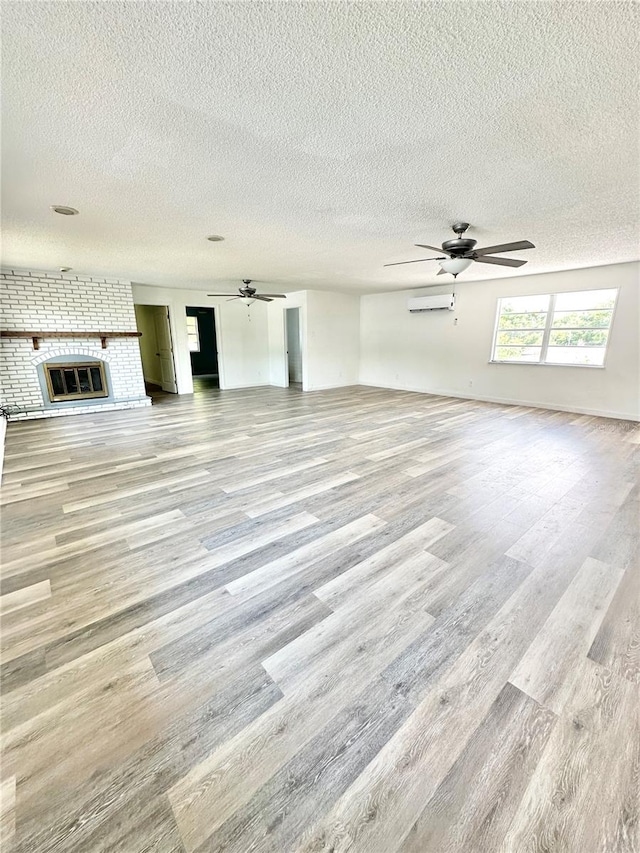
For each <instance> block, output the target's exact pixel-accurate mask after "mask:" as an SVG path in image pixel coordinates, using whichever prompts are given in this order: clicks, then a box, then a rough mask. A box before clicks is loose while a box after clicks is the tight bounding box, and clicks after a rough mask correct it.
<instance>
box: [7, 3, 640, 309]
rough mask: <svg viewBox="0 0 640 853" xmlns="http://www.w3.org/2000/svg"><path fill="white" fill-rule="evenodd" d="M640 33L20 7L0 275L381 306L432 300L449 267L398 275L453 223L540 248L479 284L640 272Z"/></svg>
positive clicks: (455, 17) (470, 13) (618, 14)
mask: <svg viewBox="0 0 640 853" xmlns="http://www.w3.org/2000/svg"><path fill="white" fill-rule="evenodd" d="M637 13H638V6H637V5H636V4H634V3H631V2H609V0H606V2H593V1H592V2H577V3H569V2H559V0H555V2H532V3H528V2H512V0H509V2H505V3H501V2H492V1H491V0H489V1H488V2H426V3H415V2H412V3H403V2H388V3H387V2H371V3H340V2H331V3H324V2H318V3H298V2H295V3H294V2H275V3H270V2H264V3H263V2H231V3H224V2H175V3H172V2H168V3H167V2H123V3H120V2H96V3H92V2H82V3H80V2H73V3H62V2H51V3H40V2H16V3H10V2H7V3H3V52H4V69H3V89H4V97H3V145H4V156H3V169H4V178H3V192H4V200H3V208H2V216H3V228H4V255H3V262H4V264H5V265H8V266H12V267H35V268H40V269H42V268H45V269H55V268H57V267H59V266H63V265H65V266H71V267H73V268H74V270H76V271H78V272H93V273H98V272H100V273H103V274H107V275H111V276H119V277H123V278H128V279H132V280H134V281H138V282H143V283H151V284H159V285H165V286H178V287H196V288H201V289H219V290H220V289H227V288H228V286H229V285H230V284H231V283H233V284H234V285H235V284H238V283H239V279H241V278H252V279H255V280H258V281H262V282H266V283H268V284H269V285H270V287H273V286H274V285H277V286H278V287H279V288H281V289H283V290H289V291H291V290H298V289H301V288H317V289H337V290H343V291H352V292H372V291H379V290H392V289H401V288H406V287H408V286H410V287H417V286H420V285H422V284H429V283H431V282H435V281H436V279H435V274H436V273H437V272H438V266H437V263H436V262H432V263H425V264H415V265H409V266H405V267H395V268H393V267H392V268H388V269H384V268H383V266H382V265H383V264H384V263H387V262H391V261H396V260H408V259H411V258H418V257H428V256H429V255H430V254H433V253H430V252H428V251H427V252H424V251H423V250H421V249H415V248H413V245H412V244H413V243H414V242H416V241H417V240H421V241H425V242H427V243H431V244H435V245H439V244H440V243H441V242H442V241H443V240H445V239H448V238H449V237H453V234H452V233H451V232H450V231H449V230H448V229H449V226H450V225H451V223H452V222H454V221H455V220H457V219H463V220H466V221H468V222H471V223H472V226H473V227H472V229H471V230H470V231H469V232H468V234H467V236H471V237H474V238H476V239H477V240H478V242H479V245H487V244H494V243H501V242H506V241H511V240H521V239H528V240H531V241H533V242H534V243H535V244H536V247H537V248H536V249H535V250H530V251H529V252H522V253H520V254H519V255H517V256H519V257H523V258H524V257H526V258H527V260H528V261H529V263H528V264H527V265H526V266H525V267H523V268H522V270H520V271H514V270H511V269H504V270H503V269H502V268H498V267H489V266H480V265H478V264H474V265H473V266H472V267H471V268H470V269H469V270H467V271H466V272H465V273H463V274H462V276H461V278H464V279H465V280H473V279H476V278H477V279H481V278H495V277H496V276H501V277H502V276H503V277H505V278H506V277H509V276H512V275H521V274H523V273H535V272H542V271H548V270H559V269H570V268H576V267H584V266H594V265H600V264H607V263H615V262H620V261H628V260H633V259H636V258H637V257H638V192H639V162H640V158H639V151H638V121H639V116H640V111H639V107H638V58H637V54H636V53H635V47H637V45H636V40H637ZM51 204H65V205H71V206H73V207H77V208H79V209H80V211H81V215H80V216H78V217H73V218H72V217H63V216H59V215H56V214H53V213H52V212H51V211H50V210H49V206H50V205H51ZM211 233H216V234H222V235H224V236H225V238H226V240H225V242H224V243H217V244H213V243H209V242H207V241H206V240H205V237H206V235H207V234H211ZM442 281H443V278H442V277H441V278H440V279H438V283H440V282H442Z"/></svg>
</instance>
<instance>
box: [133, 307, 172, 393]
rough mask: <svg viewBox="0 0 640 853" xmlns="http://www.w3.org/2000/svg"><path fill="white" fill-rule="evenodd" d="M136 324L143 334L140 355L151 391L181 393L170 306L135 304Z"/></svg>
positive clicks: (145, 378)
mask: <svg viewBox="0 0 640 853" xmlns="http://www.w3.org/2000/svg"><path fill="white" fill-rule="evenodd" d="M134 308H135V312H136V325H137V327H138V331H139V332H141V333H142V334H141V337H140V338H139V339H138V340H139V343H140V358H141V360H142V373H143V375H144V381H145V385H146V386H147V390H148V391H150V392H152V391H153V390H156V391H157V390H159V389H162V390H163V391H168V392H169V393H170V394H177V393H178V386H177V384H176V370H175V365H174V361H173V345H172V342H171V327H170V325H169V307H168V306H167V305H135V306H134Z"/></svg>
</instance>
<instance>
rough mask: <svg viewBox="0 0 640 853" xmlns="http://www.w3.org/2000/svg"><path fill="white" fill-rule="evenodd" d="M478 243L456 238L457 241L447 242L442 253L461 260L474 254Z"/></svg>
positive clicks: (466, 238) (468, 239)
mask: <svg viewBox="0 0 640 853" xmlns="http://www.w3.org/2000/svg"><path fill="white" fill-rule="evenodd" d="M477 242H478V241H477V240H471V239H470V238H469V237H456V239H455V240H445V241H444V243H443V244H442V251H443V252H447V254H449V255H453V256H454V257H456V258H459V257H462V256H464V255H466V254H468V253H470V252H472V251H473V249H474V246H475V245H476V243H477Z"/></svg>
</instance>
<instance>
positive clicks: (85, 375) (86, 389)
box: [78, 367, 91, 394]
mask: <svg viewBox="0 0 640 853" xmlns="http://www.w3.org/2000/svg"><path fill="white" fill-rule="evenodd" d="M78 382H79V383H80V390H81V391H82V393H83V394H88V393H90V391H91V384H90V383H89V371H88V370H87V368H86V367H79V368H78Z"/></svg>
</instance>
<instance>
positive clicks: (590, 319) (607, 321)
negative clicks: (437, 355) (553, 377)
mask: <svg viewBox="0 0 640 853" xmlns="http://www.w3.org/2000/svg"><path fill="white" fill-rule="evenodd" d="M617 295H618V291H617V290H614V289H611V290H583V291H574V292H569V293H551V294H545V295H541V296H509V297H505V298H503V299H499V300H498V318H497V322H496V331H495V335H494V343H493V354H492V358H491V360H492V361H498V362H504V363H516V364H564V365H574V366H576V365H578V366H588V367H589V366H590V367H602V366H603V365H604V357H605V353H606V351H607V341H608V338H609V329H610V327H611V318H612V317H613V309H614V306H615V303H616V297H617Z"/></svg>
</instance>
